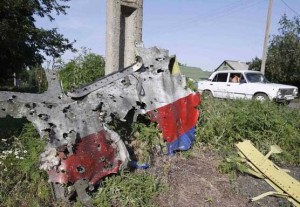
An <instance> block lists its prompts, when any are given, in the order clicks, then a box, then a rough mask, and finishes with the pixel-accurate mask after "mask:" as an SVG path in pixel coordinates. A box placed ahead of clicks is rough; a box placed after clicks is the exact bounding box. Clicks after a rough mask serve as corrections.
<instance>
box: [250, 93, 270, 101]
mask: <svg viewBox="0 0 300 207" xmlns="http://www.w3.org/2000/svg"><path fill="white" fill-rule="evenodd" d="M252 99H253V100H256V101H268V100H269V97H268V96H267V94H265V93H257V94H255V95H254V96H253V98H252Z"/></svg>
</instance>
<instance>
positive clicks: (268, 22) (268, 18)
mask: <svg viewBox="0 0 300 207" xmlns="http://www.w3.org/2000/svg"><path fill="white" fill-rule="evenodd" d="M272 6H273V0H269V8H268V16H267V24H266V31H265V41H264V49H263V54H262V63H261V68H260V71H261V72H262V74H265V69H266V61H267V51H268V39H269V38H268V37H269V31H270V24H271V15H272Z"/></svg>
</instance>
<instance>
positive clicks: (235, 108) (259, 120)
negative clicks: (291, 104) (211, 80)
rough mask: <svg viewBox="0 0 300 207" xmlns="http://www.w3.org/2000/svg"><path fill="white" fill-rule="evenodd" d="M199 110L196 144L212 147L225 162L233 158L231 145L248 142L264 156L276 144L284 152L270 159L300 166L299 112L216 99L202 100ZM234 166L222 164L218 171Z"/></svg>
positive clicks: (234, 150)
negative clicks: (245, 140)
mask: <svg viewBox="0 0 300 207" xmlns="http://www.w3.org/2000/svg"><path fill="white" fill-rule="evenodd" d="M201 110H202V114H201V118H200V119H199V122H198V128H197V142H198V143H199V142H202V143H206V144H207V145H210V146H212V149H214V150H215V151H217V152H218V153H219V154H220V155H221V156H222V157H223V158H224V160H225V159H226V158H231V159H235V157H237V150H236V148H235V145H234V144H235V143H237V142H240V141H242V140H244V139H249V140H251V142H252V143H253V144H254V146H255V147H257V148H258V149H259V150H260V151H261V152H262V153H263V154H266V153H267V152H268V151H269V150H270V146H271V145H279V146H280V147H281V148H282V150H283V152H282V153H281V154H276V155H272V156H271V159H272V160H273V161H274V162H276V163H277V164H280V165H284V164H292V165H298V166H299V165H300V148H299V146H300V139H299V137H300V110H298V109H290V108H288V107H286V106H284V105H278V104H276V103H273V102H264V103H261V102H258V101H244V100H219V99H204V100H203V102H202V105H201ZM234 165H236V163H235V164H234ZM236 167H237V166H226V165H223V166H221V168H223V169H221V170H222V171H225V172H230V171H232V170H235V169H236ZM226 168H227V169H226Z"/></svg>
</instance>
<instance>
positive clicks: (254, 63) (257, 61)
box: [249, 57, 261, 71]
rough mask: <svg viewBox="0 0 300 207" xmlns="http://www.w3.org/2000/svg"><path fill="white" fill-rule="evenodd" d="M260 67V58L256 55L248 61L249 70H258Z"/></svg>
mask: <svg viewBox="0 0 300 207" xmlns="http://www.w3.org/2000/svg"><path fill="white" fill-rule="evenodd" d="M260 68H261V59H259V58H258V57H255V58H254V59H252V61H251V62H250V63H249V70H255V71H260Z"/></svg>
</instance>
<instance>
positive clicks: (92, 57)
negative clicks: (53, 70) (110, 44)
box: [59, 48, 105, 91]
mask: <svg viewBox="0 0 300 207" xmlns="http://www.w3.org/2000/svg"><path fill="white" fill-rule="evenodd" d="M60 66H61V67H60V72H59V76H60V79H61V80H62V83H63V89H64V90H65V91H68V90H71V89H72V88H78V87H80V86H82V85H85V84H89V83H92V82H94V81H95V80H96V79H98V78H101V77H103V76H104V75H105V70H104V67H105V62H104V58H103V57H102V56H100V55H97V54H95V53H92V52H91V51H90V50H88V49H86V48H82V52H81V53H80V54H79V55H77V56H76V57H75V58H74V59H72V60H71V61H69V62H68V63H67V64H64V63H61V64H60Z"/></svg>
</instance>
